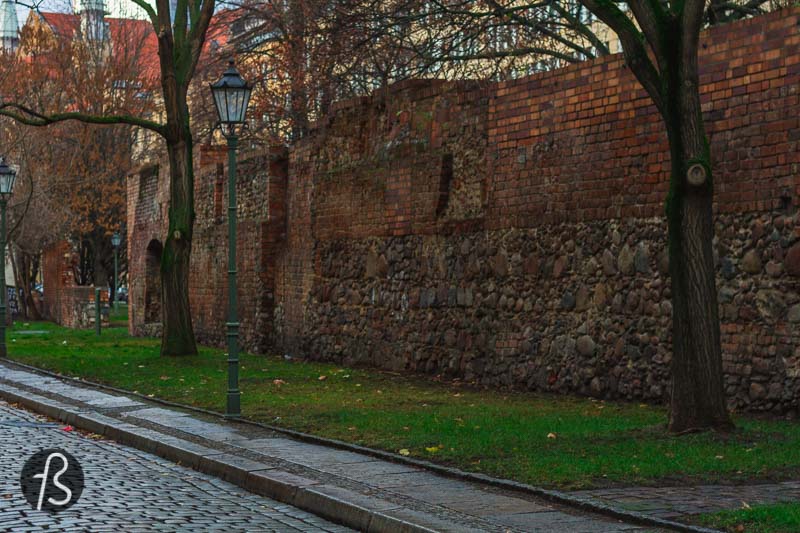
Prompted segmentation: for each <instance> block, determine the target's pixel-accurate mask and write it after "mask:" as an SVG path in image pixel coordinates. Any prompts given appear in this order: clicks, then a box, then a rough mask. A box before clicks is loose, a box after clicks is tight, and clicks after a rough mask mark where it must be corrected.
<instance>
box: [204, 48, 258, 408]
mask: <svg viewBox="0 0 800 533" xmlns="http://www.w3.org/2000/svg"><path fill="white" fill-rule="evenodd" d="M252 90H253V89H252V87H251V86H250V85H249V84H248V83H247V82H246V81H244V79H242V77H241V76H240V75H239V72H238V71H237V70H236V67H234V65H233V61H231V62H230V63H229V64H228V69H227V70H226V71H225V72H224V73H223V74H222V78H221V79H220V80H219V81H218V82H216V83H212V84H211V94H212V95H213V96H214V104H215V105H216V107H217V114H218V115H219V122H220V129H221V130H222V135H224V136H225V139H227V141H228V322H227V330H228V332H227V337H228V401H227V404H226V407H225V417H226V418H238V417H239V416H240V414H241V402H240V396H241V394H240V392H239V320H238V318H237V314H236V305H237V304H236V147H237V145H238V143H239V138H238V136H237V133H236V130H237V127H240V126H242V125H243V124H244V118H245V114H246V113H247V104H248V103H250V93H251V92H252Z"/></svg>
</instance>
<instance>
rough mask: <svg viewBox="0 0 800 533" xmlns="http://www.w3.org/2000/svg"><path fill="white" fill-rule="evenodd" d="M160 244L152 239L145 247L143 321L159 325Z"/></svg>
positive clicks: (161, 247)
mask: <svg viewBox="0 0 800 533" xmlns="http://www.w3.org/2000/svg"><path fill="white" fill-rule="evenodd" d="M163 250H164V247H163V246H162V245H161V242H160V241H158V240H156V239H153V240H152V241H150V244H148V245H147V256H146V259H145V272H144V321H145V323H153V322H157V323H161V252H162V251H163Z"/></svg>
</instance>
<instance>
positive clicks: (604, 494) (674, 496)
mask: <svg viewBox="0 0 800 533" xmlns="http://www.w3.org/2000/svg"><path fill="white" fill-rule="evenodd" d="M572 494H573V495H575V496H577V497H579V498H583V499H586V500H587V501H595V502H601V503H604V504H607V505H613V506H614V507H617V508H620V509H630V510H632V511H637V512H642V513H645V514H648V515H650V516H656V517H659V518H666V519H674V518H679V517H680V518H684V519H685V518H686V517H688V516H691V515H698V514H703V513H715V512H718V511H724V510H727V509H741V508H742V507H745V506H751V507H752V506H753V505H761V504H772V503H791V502H798V501H800V481H782V482H778V483H758V484H753V485H700V486H694V487H692V486H689V487H685V486H683V487H625V488H617V489H600V490H583V491H576V492H573V493H572Z"/></svg>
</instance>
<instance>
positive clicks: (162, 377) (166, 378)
mask: <svg viewBox="0 0 800 533" xmlns="http://www.w3.org/2000/svg"><path fill="white" fill-rule="evenodd" d="M158 379H160V380H161V381H167V380H168V379H169V376H161V377H160V378H158Z"/></svg>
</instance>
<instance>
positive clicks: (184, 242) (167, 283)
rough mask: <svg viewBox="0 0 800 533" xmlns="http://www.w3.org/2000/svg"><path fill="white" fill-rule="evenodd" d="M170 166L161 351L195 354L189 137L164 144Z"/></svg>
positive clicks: (163, 259) (172, 353) (192, 178)
mask: <svg viewBox="0 0 800 533" xmlns="http://www.w3.org/2000/svg"><path fill="white" fill-rule="evenodd" d="M167 152H168V154H169V168H170V207H169V235H168V237H167V240H166V243H165V244H164V252H163V254H162V256H161V289H162V290H161V294H162V307H161V321H162V325H163V331H162V334H161V355H196V354H197V344H196V342H195V337H194V329H193V328H192V316H191V313H190V309H189V258H190V255H191V250H192V226H193V222H194V210H193V209H192V206H194V185H193V182H194V174H193V172H194V171H193V168H192V140H191V136H190V135H189V136H188V138H185V139H182V140H179V141H178V142H175V143H172V142H170V143H168V144H167Z"/></svg>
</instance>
